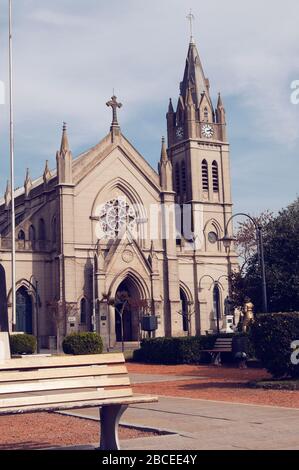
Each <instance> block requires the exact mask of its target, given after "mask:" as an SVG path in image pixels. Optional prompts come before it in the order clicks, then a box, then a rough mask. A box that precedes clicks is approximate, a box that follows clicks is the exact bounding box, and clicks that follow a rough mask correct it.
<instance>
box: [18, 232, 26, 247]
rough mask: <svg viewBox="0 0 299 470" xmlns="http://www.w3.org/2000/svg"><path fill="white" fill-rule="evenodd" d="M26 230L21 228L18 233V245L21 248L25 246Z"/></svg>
mask: <svg viewBox="0 0 299 470" xmlns="http://www.w3.org/2000/svg"><path fill="white" fill-rule="evenodd" d="M25 239H26V237H25V232H24V231H23V230H20V231H19V233H18V247H19V248H21V249H22V248H25Z"/></svg>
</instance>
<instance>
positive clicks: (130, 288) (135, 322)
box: [115, 279, 140, 342]
mask: <svg viewBox="0 0 299 470" xmlns="http://www.w3.org/2000/svg"><path fill="white" fill-rule="evenodd" d="M138 300H140V296H139V292H138V290H137V288H136V286H135V285H134V284H133V282H132V281H131V280H130V279H128V280H125V281H123V282H122V283H121V284H120V286H119V288H118V289H117V293H116V297H115V334H116V341H117V342H121V341H122V330H123V340H124V342H130V341H138V339H139V328H140V320H139V309H138V306H136V304H138Z"/></svg>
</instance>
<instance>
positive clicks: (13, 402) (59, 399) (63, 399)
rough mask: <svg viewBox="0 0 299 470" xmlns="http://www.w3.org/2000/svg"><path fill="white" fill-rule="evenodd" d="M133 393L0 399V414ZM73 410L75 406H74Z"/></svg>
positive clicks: (96, 393)
mask: <svg viewBox="0 0 299 470" xmlns="http://www.w3.org/2000/svg"><path fill="white" fill-rule="evenodd" d="M132 394H133V392H132V389H131V388H126V389H124V388H121V389H116V390H98V391H95V392H78V393H65V394H62V393H60V394H59V395H34V396H24V397H15V398H2V399H0V413H2V408H18V407H23V406H26V405H34V406H37V405H40V406H41V405H49V404H53V405H54V404H57V403H61V404H62V403H64V404H67V403H69V402H73V403H75V402H80V401H89V400H101V399H102V400H103V399H105V398H121V397H130V396H132ZM74 408H75V406H74Z"/></svg>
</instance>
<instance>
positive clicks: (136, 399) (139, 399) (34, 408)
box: [0, 395, 158, 415]
mask: <svg viewBox="0 0 299 470" xmlns="http://www.w3.org/2000/svg"><path fill="white" fill-rule="evenodd" d="M157 401H158V397H154V396H149V395H143V396H138V395H133V396H132V397H123V398H107V399H105V400H89V401H78V402H76V403H70V402H68V403H64V402H61V403H55V404H46V405H26V406H22V408H18V407H13V408H11V407H8V408H2V409H1V410H0V413H1V415H11V414H24V413H33V412H40V411H46V412H47V411H48V412H53V411H64V410H74V409H76V410H77V409H81V408H96V407H100V406H109V405H118V404H121V405H132V404H140V403H155V402H157Z"/></svg>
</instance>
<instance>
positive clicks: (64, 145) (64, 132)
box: [60, 122, 70, 153]
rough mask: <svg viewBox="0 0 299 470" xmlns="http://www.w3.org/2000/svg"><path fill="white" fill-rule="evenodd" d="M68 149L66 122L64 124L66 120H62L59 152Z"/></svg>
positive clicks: (64, 151)
mask: <svg viewBox="0 0 299 470" xmlns="http://www.w3.org/2000/svg"><path fill="white" fill-rule="evenodd" d="M69 150H70V146H69V141H68V136H67V124H66V122H64V123H63V127H62V138H61V146H60V152H61V153H66V152H68V151H69Z"/></svg>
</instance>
